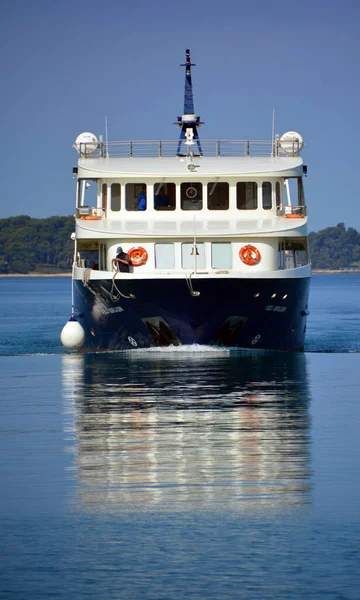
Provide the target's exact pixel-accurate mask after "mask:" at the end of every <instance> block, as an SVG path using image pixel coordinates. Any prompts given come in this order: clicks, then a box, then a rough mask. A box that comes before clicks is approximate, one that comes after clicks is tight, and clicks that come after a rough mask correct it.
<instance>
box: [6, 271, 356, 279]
mask: <svg viewBox="0 0 360 600" xmlns="http://www.w3.org/2000/svg"><path fill="white" fill-rule="evenodd" d="M312 273H313V275H353V274H359V273H360V269H349V270H340V269H334V270H332V269H313V271H312ZM7 277H13V278H14V277H20V278H23V277H41V278H42V277H71V273H26V274H25V273H0V279H1V278H7Z"/></svg>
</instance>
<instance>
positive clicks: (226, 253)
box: [211, 242, 231, 269]
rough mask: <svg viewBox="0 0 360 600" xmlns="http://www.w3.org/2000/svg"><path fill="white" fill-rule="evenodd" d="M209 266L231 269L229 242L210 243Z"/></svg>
mask: <svg viewBox="0 0 360 600" xmlns="http://www.w3.org/2000/svg"><path fill="white" fill-rule="evenodd" d="M211 267H212V268H213V269H231V244H230V243H229V242H214V243H213V244H211Z"/></svg>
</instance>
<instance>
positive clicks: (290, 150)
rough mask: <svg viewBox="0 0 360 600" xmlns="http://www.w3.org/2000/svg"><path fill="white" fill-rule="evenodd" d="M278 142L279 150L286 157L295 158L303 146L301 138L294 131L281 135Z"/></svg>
mask: <svg viewBox="0 0 360 600" xmlns="http://www.w3.org/2000/svg"><path fill="white" fill-rule="evenodd" d="M279 141H280V148H281V150H282V151H283V152H285V154H288V156H297V155H298V154H300V152H301V150H302V148H303V146H304V140H303V138H302V136H301V135H300V133H297V132H296V131H287V132H286V133H283V135H282V136H281V138H280V140H279Z"/></svg>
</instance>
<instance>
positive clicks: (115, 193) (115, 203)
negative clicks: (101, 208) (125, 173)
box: [111, 183, 121, 211]
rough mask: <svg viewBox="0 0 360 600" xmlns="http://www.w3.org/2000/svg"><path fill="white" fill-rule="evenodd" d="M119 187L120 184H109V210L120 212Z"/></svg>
mask: <svg viewBox="0 0 360 600" xmlns="http://www.w3.org/2000/svg"><path fill="white" fill-rule="evenodd" d="M120 198H121V185H120V183H112V184H111V210H113V211H118V210H120Z"/></svg>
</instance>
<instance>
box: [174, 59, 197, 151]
mask: <svg viewBox="0 0 360 600" xmlns="http://www.w3.org/2000/svg"><path fill="white" fill-rule="evenodd" d="M185 56H186V63H185V64H183V65H180V66H181V67H185V92H184V114H183V115H182V116H181V117H178V118H177V122H176V123H175V125H177V126H178V127H181V132H180V138H179V143H178V147H177V152H176V156H183V154H182V153H181V144H182V143H183V142H185V140H188V138H189V129H190V130H191V131H192V136H191V137H192V140H193V141H194V143H195V142H196V143H197V147H198V151H199V154H200V156H202V154H203V153H202V148H201V143H200V139H199V134H198V131H197V128H198V127H200V125H203V123H202V122H201V121H200V117H197V116H196V115H195V114H194V99H193V89H192V81H191V67H195V64H194V63H192V62H191V59H190V50H186V51H185ZM187 131H188V133H187V134H186V132H187ZM185 143H186V142H185Z"/></svg>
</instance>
